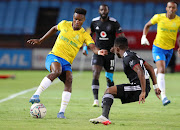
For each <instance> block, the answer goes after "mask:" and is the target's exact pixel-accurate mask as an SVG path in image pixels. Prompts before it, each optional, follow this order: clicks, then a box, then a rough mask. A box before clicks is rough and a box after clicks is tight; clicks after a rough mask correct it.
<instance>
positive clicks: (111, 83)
mask: <svg viewBox="0 0 180 130" xmlns="http://www.w3.org/2000/svg"><path fill="white" fill-rule="evenodd" d="M106 81H107V87H111V86H114V81H111V80H110V79H109V78H106Z"/></svg>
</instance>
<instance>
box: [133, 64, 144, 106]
mask: <svg viewBox="0 0 180 130" xmlns="http://www.w3.org/2000/svg"><path fill="white" fill-rule="evenodd" d="M133 70H134V71H135V72H136V73H137V75H138V78H139V80H140V83H141V89H142V90H141V94H140V95H139V104H140V102H141V101H142V103H144V102H145V96H146V79H145V76H144V72H143V70H142V68H141V66H140V65H139V64H136V65H135V66H134V68H133Z"/></svg>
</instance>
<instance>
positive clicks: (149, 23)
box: [141, 20, 153, 45]
mask: <svg viewBox="0 0 180 130" xmlns="http://www.w3.org/2000/svg"><path fill="white" fill-rule="evenodd" d="M152 25H153V24H152V23H151V20H150V21H149V22H148V23H146V25H145V26H144V29H143V35H142V38H141V45H150V44H149V41H148V40H147V38H146V36H147V34H148V32H149V28H150V27H151V26H152Z"/></svg>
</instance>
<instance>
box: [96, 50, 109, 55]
mask: <svg viewBox="0 0 180 130" xmlns="http://www.w3.org/2000/svg"><path fill="white" fill-rule="evenodd" d="M107 54H108V51H107V50H104V49H101V50H99V51H98V55H101V56H105V55H107Z"/></svg>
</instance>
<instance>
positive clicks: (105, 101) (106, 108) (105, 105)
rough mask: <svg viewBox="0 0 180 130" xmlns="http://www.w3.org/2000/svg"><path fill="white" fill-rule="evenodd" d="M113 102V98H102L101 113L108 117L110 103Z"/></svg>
mask: <svg viewBox="0 0 180 130" xmlns="http://www.w3.org/2000/svg"><path fill="white" fill-rule="evenodd" d="M112 104H113V99H112V98H109V97H106V98H104V99H103V108H102V109H103V110H102V115H103V116H105V117H106V118H108V119H109V112H110V109H111V105H112Z"/></svg>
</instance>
